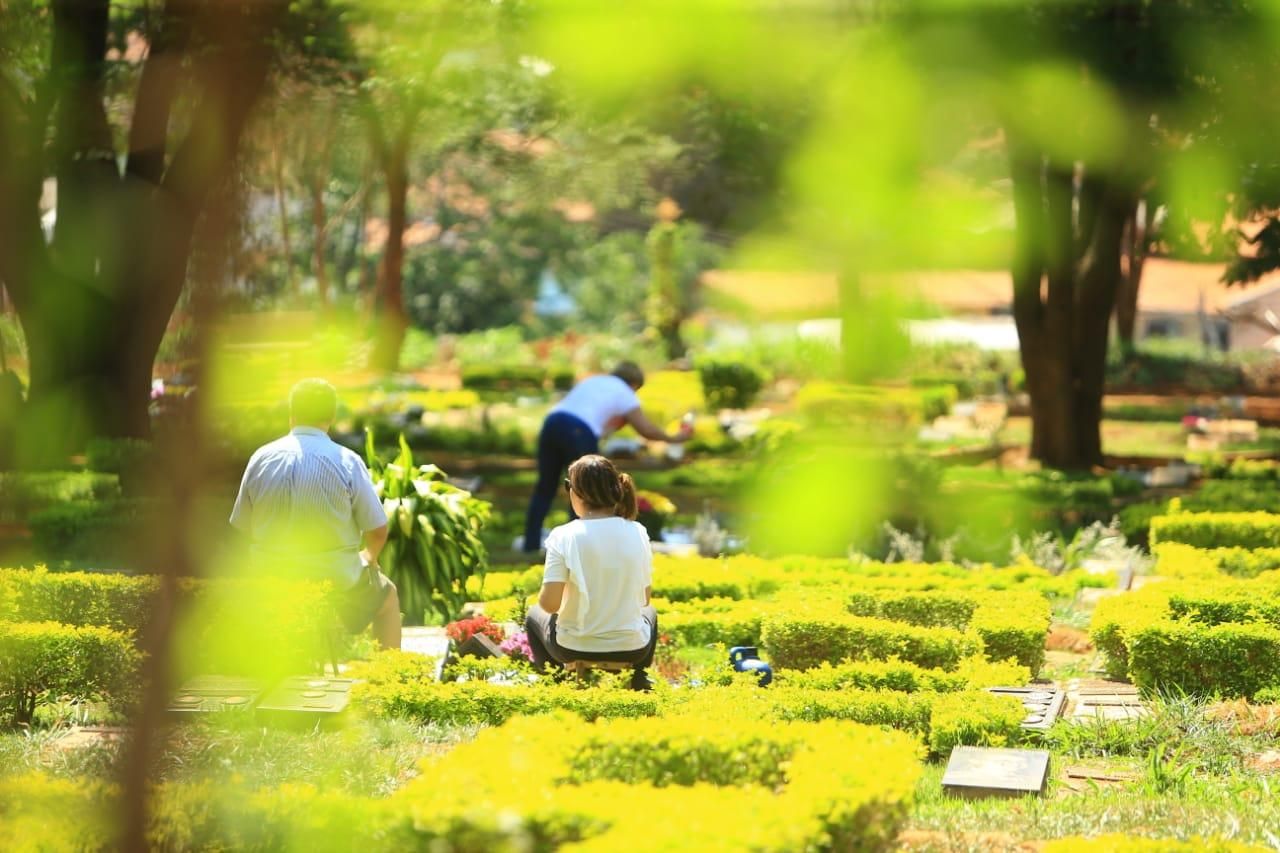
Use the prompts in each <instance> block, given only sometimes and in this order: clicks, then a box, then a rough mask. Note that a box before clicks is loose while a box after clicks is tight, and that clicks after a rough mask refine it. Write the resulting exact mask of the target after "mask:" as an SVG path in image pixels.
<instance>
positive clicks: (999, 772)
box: [942, 746, 1049, 798]
mask: <svg viewBox="0 0 1280 853" xmlns="http://www.w3.org/2000/svg"><path fill="white" fill-rule="evenodd" d="M1048 778H1049V753H1048V752H1047V751H1046V750H1043V749H997V748H994V747H985V746H957V747H956V748H955V749H953V750H952V751H951V758H950V759H949V760H948V761H947V770H946V772H945V773H944V774H943V776H942V790H943V791H945V792H947V793H948V794H954V795H956V796H960V797H973V798H978V797H1020V796H1023V795H1025V794H1043V793H1044V786H1045V782H1046V780H1047V779H1048Z"/></svg>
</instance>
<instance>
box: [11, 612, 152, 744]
mask: <svg viewBox="0 0 1280 853" xmlns="http://www.w3.org/2000/svg"><path fill="white" fill-rule="evenodd" d="M138 663H139V656H138V652H137V651H136V650H135V649H134V647H133V642H132V641H131V640H130V638H129V637H127V636H125V635H124V634H122V633H120V632H119V631H112V630H111V629H110V628H97V627H93V626H83V627H76V626H71V625H59V624H58V623H56V622H0V720H2V721H4V722H5V723H27V722H30V721H31V718H32V715H33V714H34V713H35V710H36V705H37V702H38V701H39V699H40V697H41V696H42V695H44V694H46V693H48V694H52V695H53V696H65V697H70V698H73V699H88V698H92V697H102V698H106V699H110V700H111V701H112V702H113V703H114V704H116V706H117V707H119V706H122V705H124V704H125V703H127V702H128V701H130V700H131V699H132V697H133V693H134V691H135V689H136V687H137V683H136V680H137V674H138Z"/></svg>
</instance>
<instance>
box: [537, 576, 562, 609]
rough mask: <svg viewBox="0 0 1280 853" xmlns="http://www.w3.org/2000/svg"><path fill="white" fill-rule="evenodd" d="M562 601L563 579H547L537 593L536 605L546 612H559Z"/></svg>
mask: <svg viewBox="0 0 1280 853" xmlns="http://www.w3.org/2000/svg"><path fill="white" fill-rule="evenodd" d="M563 602H564V581H547V582H546V583H544V584H543V585H542V592H540V593H538V606H539V607H541V608H542V609H543V610H545V611H547V612H548V613H559V612H560V605H561V603H563Z"/></svg>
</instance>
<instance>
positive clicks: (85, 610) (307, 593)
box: [0, 568, 333, 675]
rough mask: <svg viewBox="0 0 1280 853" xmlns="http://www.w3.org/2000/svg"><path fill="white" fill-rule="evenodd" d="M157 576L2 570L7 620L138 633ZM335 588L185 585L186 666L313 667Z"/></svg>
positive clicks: (0, 596) (291, 583)
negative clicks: (329, 598)
mask: <svg viewBox="0 0 1280 853" xmlns="http://www.w3.org/2000/svg"><path fill="white" fill-rule="evenodd" d="M158 590H159V581H158V579H157V578H156V577H154V576H151V575H122V574H114V573H105V572H104V573H94V572H50V571H46V570H45V569H43V568H36V569H0V621H11V622H43V621H51V622H57V623H61V624H64V625H70V626H85V627H105V628H110V629H112V630H115V631H119V632H120V633H122V634H124V635H126V636H130V637H136V636H137V635H138V634H139V633H140V632H141V631H142V629H143V628H144V627H145V626H146V624H147V622H148V620H149V619H150V617H151V613H152V611H153V609H154V606H155V596H156V594H157V592H158ZM328 595H329V587H328V585H326V584H316V583H310V582H306V581H296V580H287V579H280V578H220V579H215V580H205V581H197V580H193V579H184V580H182V581H180V582H179V583H178V597H179V602H178V603H179V607H180V612H181V613H182V614H183V615H184V618H183V620H182V621H181V623H180V630H181V631H182V634H181V636H180V646H179V648H180V651H181V655H180V657H179V661H178V664H179V666H180V667H181V668H182V669H183V670H184V671H192V672H200V671H204V672H224V673H226V674H235V673H237V672H244V673H255V672H262V673H263V674H266V675H274V674H284V673H288V672H300V671H302V672H305V671H306V670H307V669H308V668H310V667H311V666H312V665H313V664H314V663H315V662H317V661H319V660H320V659H321V658H322V657H323V656H324V654H325V649H326V646H327V644H328V642H329V640H328V639H326V636H327V635H328V634H329V633H330V630H329V629H330V627H331V626H332V625H333V615H332V609H331V608H330V606H329V605H328V603H327V600H326V598H327V596H328Z"/></svg>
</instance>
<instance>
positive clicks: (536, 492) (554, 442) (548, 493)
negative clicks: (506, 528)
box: [524, 361, 693, 552]
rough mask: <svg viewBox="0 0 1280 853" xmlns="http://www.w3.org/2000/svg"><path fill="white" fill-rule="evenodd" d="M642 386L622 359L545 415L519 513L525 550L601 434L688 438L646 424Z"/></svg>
mask: <svg viewBox="0 0 1280 853" xmlns="http://www.w3.org/2000/svg"><path fill="white" fill-rule="evenodd" d="M643 385H644V371H642V370H641V369H640V368H639V367H637V366H636V365H634V364H632V363H631V362H629V361H624V362H622V363H621V364H619V365H618V366H617V367H616V368H614V371H613V373H611V374H608V375H601V376H590V377H588V378H586V379H584V380H582V381H581V382H579V383H578V384H577V385H575V386H574V387H573V390H572V391H570V392H569V393H568V394H566V395H565V398H564V399H563V400H561V401H560V402H559V403H557V404H556V405H555V406H554V407H553V408H552V409H551V411H550V412H548V413H547V418H546V420H545V421H543V422H542V430H541V432H539V433H538V484H537V485H536V486H535V487H534V489H533V496H532V497H531V498H530V500H529V510H528V512H527V513H526V515H525V525H524V550H525V551H526V552H531V551H537V550H538V549H539V547H540V546H541V545H542V522H543V521H544V520H545V519H546V517H547V513H548V512H550V511H551V502H552V501H553V500H555V496H556V489H558V488H559V487H560V477H561V476H562V475H563V473H564V470H565V468H567V467H568V466H569V463H571V462H573V460H575V459H578V458H580V457H582V456H586V455H587V454H588V453H598V452H599V450H600V439H601V438H602V437H603V436H605V435H606V434H608V433H610V432H612V431H614V430H616V429H620V428H621V427H622V426H623V425H624V424H631V426H632V427H634V428H635V431H636V432H638V433H640V435H642V436H643V437H645V438H648V439H652V440H654V441H666V442H671V443H678V442H682V441H688V440H689V438H690V436H692V435H693V429H692V428H691V427H688V426H685V427H682V428H681V430H680V431H679V432H677V433H675V434H674V435H672V434H669V433H667V432H666V431H664V430H663V429H662V428H661V427H659V426H658V425H657V424H655V423H654V422H653V421H651V420H649V418H648V417H646V416H645V414H644V412H643V411H642V410H641V408H640V398H639V397H637V396H636V392H637V391H639V390H640V388H641V387H642V386H643Z"/></svg>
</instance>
